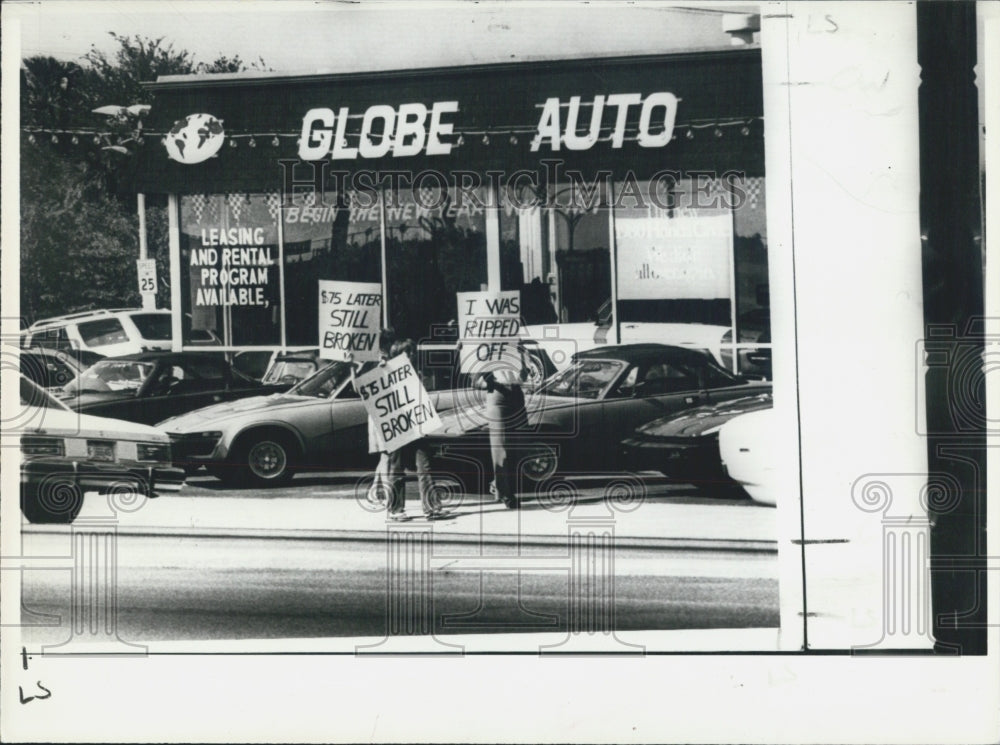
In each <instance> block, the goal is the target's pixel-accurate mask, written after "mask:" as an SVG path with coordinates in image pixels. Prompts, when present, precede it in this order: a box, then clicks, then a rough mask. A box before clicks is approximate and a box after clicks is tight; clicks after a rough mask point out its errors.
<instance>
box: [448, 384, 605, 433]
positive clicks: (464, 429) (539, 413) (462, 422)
mask: <svg viewBox="0 0 1000 745" xmlns="http://www.w3.org/2000/svg"><path fill="white" fill-rule="evenodd" d="M585 403H593V399H590V398H576V397H566V396H545V395H539V394H528V395H526V396H525V400H524V409H525V411H526V412H527V414H528V424H529V425H534V424H537V423H538V422H539V421H540V420H541V419H542V418H543V417H544V415H545V413H546V412H548V411H553V410H556V409H564V408H566V407H568V406H579V405H581V404H585ZM486 408H487V405H486V404H478V405H476V406H471V407H467V408H455V409H452V410H450V411H448V412H447V413H444V414H441V415H440V416H441V424H442V426H441V429H438V430H436V431H434V432H433V433H429V434H428V437H454V436H456V435H462V434H467V433H470V432H485V431H486V430H487V429H489V425H488V419H487V418H486Z"/></svg>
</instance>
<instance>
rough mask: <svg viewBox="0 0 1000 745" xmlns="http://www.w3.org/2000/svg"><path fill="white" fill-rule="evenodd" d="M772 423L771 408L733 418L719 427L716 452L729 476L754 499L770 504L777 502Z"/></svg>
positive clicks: (772, 414) (776, 455)
mask: <svg viewBox="0 0 1000 745" xmlns="http://www.w3.org/2000/svg"><path fill="white" fill-rule="evenodd" d="M774 426H775V425H774V409H762V410H760V411H754V412H751V413H749V414H743V415H742V416H738V417H735V418H733V419H732V420H731V421H729V422H727V423H726V424H724V425H723V426H722V429H720V430H719V454H720V457H721V459H722V465H723V468H724V469H725V471H726V473H727V474H728V475H729V478H731V479H732V480H733V481H735V482H736V483H737V484H739V485H740V486H741V487H742V488H743V490H744V491H746V493H747V494H748V495H750V498H751V499H752V500H753V501H755V502H759V503H760V504H766V505H770V506H772V507H773V506H775V505H776V504H777V502H778V495H777V491H778V487H777V483H776V481H777V480H776V474H777V464H778V454H777V453H776V452H775V444H774V443H775V441H776V438H775V436H774Z"/></svg>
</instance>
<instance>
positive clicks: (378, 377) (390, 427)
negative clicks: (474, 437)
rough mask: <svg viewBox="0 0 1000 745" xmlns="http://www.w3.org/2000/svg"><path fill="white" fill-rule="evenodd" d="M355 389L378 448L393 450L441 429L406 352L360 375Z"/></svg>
mask: <svg viewBox="0 0 1000 745" xmlns="http://www.w3.org/2000/svg"><path fill="white" fill-rule="evenodd" d="M354 388H355V390H357V392H358V395H360V396H361V401H362V402H363V403H364V405H365V410H366V411H367V412H368V416H369V417H370V418H371V422H369V426H370V427H374V428H375V433H376V439H377V440H378V441H379V445H380V446H381V449H383V450H385V451H387V452H393V451H394V450H398V449H399V448H401V447H403V446H404V445H407V444H409V443H411V442H413V441H414V440H419V439H420V438H421V437H423V436H424V435H426V434H429V433H431V432H434V431H436V430H438V429H440V428H441V426H442V425H441V419H440V417H438V414H437V411H436V410H435V409H434V404H433V403H432V402H431V399H430V396H429V395H428V393H427V389H426V388H424V384H423V382H421V380H420V375H419V374H418V373H417V371H416V369H415V368H414V367H413V363H412V362H410V358H409V357H407V356H406V355H405V354H401V355H398V356H396V357H393V358H392V359H391V360H389V361H388V362H386V364H384V365H378V366H377V367H375V368H373V369H372V370H369V371H368V372H366V373H364V374H363V375H359V376H358V377H357V378H356V379H355V381H354Z"/></svg>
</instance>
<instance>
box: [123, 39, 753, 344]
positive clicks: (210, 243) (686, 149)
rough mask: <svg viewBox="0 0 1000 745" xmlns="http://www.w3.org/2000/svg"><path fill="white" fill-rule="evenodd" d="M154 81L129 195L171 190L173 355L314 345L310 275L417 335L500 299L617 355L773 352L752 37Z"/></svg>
mask: <svg viewBox="0 0 1000 745" xmlns="http://www.w3.org/2000/svg"><path fill="white" fill-rule="evenodd" d="M150 88H151V90H152V91H153V92H154V93H155V99H154V105H153V108H152V111H151V113H150V116H149V121H148V124H147V133H148V134H147V137H148V138H150V139H153V138H156V139H161V140H162V147H146V148H143V149H142V153H141V155H140V158H139V160H138V162H137V169H136V171H135V189H136V190H137V191H139V192H143V193H161V194H163V193H165V194H168V195H169V204H170V217H171V236H170V241H171V283H170V284H171V290H172V297H171V308H172V309H173V311H174V321H173V322H174V339H175V340H176V339H180V340H181V342H180V346H181V347H187V346H188V345H189V344H190V341H191V334H192V332H193V331H195V330H208V331H211V332H213V333H214V334H216V335H217V336H218V337H219V338H220V339H221V340H222V341H223V346H224V348H226V349H230V350H234V351H236V350H246V349H254V348H280V347H302V346H315V345H316V344H317V343H318V339H317V334H318V322H317V314H318V302H319V301H318V292H317V281H318V280H320V279H337V280H353V281H368V282H381V283H382V284H383V287H384V297H385V303H384V305H383V309H384V315H385V318H384V320H385V322H386V323H389V324H391V325H393V326H395V327H396V328H397V329H399V330H400V331H401V332H403V333H405V334H407V335H410V336H413V337H415V338H418V339H429V338H435V337H436V336H438V335H439V334H438V331H439V330H440V329H441V328H446V327H447V326H448V324H449V323H450V322H454V319H455V317H456V308H455V293H456V292H462V291H470V290H480V289H502V290H520V291H521V295H522V304H523V315H524V321H525V323H526V324H528V325H531V326H537V325H554V324H557V323H561V324H572V323H581V324H585V323H591V324H592V323H593V322H595V321H596V322H597V324H596V325H595V329H596V333H598V334H601V335H602V340H604V341H607V342H614V341H615V340H616V339H620V338H622V337H621V336H620V329H621V325H622V324H623V323H624V324H635V323H642V322H660V323H664V322H666V323H698V324H710V325H717V326H720V327H726V328H727V329H728V330H729V331H730V335H729V337H728V339H729V340H733V339H737V340H743V341H751V340H758V339H759V340H760V341H764V342H766V341H769V337H767V338H764V334H766V333H768V329H769V310H768V262H767V229H766V221H765V202H764V191H765V190H764V121H763V102H762V84H761V58H760V50H759V49H757V48H753V47H743V48H732V49H724V50H719V51H713V52H700V53H685V54H680V53H678V54H664V55H655V56H636V57H616V58H591V59H580V60H556V61H547V62H531V63H515V64H499V65H484V66H466V67H454V68H443V69H442V68H438V69H426V70H423V69H422V70H410V71H394V72H384V73H353V74H343V75H316V76H274V75H271V76H260V75H258V76H256V77H247V76H246V75H244V74H237V75H222V76H219V75H213V76H210V77H207V76H182V77H171V78H161V79H160V80H159V81H157V82H156V83H155V84H151V85H150ZM734 327H735V328H734ZM436 329H437V330H438V331H436Z"/></svg>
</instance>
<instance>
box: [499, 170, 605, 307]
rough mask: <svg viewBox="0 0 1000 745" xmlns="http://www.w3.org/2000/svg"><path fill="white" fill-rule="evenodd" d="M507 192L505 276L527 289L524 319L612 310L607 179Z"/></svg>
mask: <svg viewBox="0 0 1000 745" xmlns="http://www.w3.org/2000/svg"><path fill="white" fill-rule="evenodd" d="M502 196H503V198H502V199H501V209H500V238H501V244H500V251H501V253H500V258H501V282H502V287H503V289H505V290H518V289H519V290H521V297H522V306H523V316H524V321H525V323H526V324H527V325H529V326H534V325H538V324H552V323H588V322H595V321H598V320H599V319H601V317H602V316H603V315H606V314H607V313H608V312H609V308H610V300H611V258H610V257H611V252H610V249H609V246H610V243H611V233H610V227H609V225H610V223H609V220H610V218H609V208H608V199H607V196H608V189H607V184H605V183H596V184H595V183H580V182H572V181H570V182H565V183H559V184H556V185H553V186H550V187H549V188H548V189H547V190H546V189H542V190H536V191H534V192H530V191H526V189H525V188H522V189H520V190H519V191H516V192H515V191H514V190H508V191H507V193H505V194H504V195H502Z"/></svg>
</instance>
